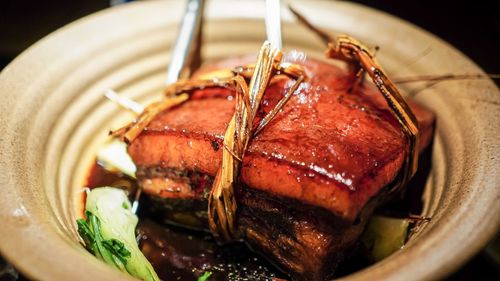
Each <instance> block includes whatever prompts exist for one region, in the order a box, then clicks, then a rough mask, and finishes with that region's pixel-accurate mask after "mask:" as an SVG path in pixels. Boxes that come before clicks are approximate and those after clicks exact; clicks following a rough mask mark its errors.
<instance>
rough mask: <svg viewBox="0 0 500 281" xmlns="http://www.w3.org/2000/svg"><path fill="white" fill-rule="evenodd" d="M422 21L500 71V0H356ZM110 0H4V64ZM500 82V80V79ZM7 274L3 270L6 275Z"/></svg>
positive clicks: (473, 274)
mask: <svg viewBox="0 0 500 281" xmlns="http://www.w3.org/2000/svg"><path fill="white" fill-rule="evenodd" d="M353 2H358V3H361V4H364V5H367V6H371V7H374V8H376V9H379V10H383V11H386V12H387V13H390V14H393V15H396V16H398V17H400V18H403V19H405V20H407V21H409V22H412V23H413V24H416V25H418V26H420V27H422V28H424V29H426V30H428V31H430V32H432V33H434V34H435V35H437V36H439V37H441V38H442V39H444V40H446V41H448V42H449V43H450V44H451V45H453V46H455V47H456V48H457V49H459V50H461V51H462V52H463V53H464V54H465V55H467V56H468V57H470V58H471V59H472V60H473V61H475V62H476V63H477V64H478V65H479V66H481V68H483V69H484V70H485V71H486V72H487V73H500V68H499V66H500V55H499V54H498V52H499V51H500V48H499V47H500V46H499V35H500V16H499V15H500V9H499V8H498V7H497V6H498V5H495V2H498V1H478V0H476V1H449V0H443V1H439V0H435V1H416V0H406V1H398V0H393V1H383V0H376V1H367V0H355V1H353ZM109 4H110V1H109V0H106V1H105V0H78V1H77V0H73V1H67V0H66V1H64V0H45V1H39V0H38V1H36V0H2V1H1V2H0V40H1V41H0V69H1V68H3V67H4V66H5V65H7V64H8V63H9V62H10V61H11V60H12V59H13V58H14V57H15V56H16V55H18V54H19V53H20V52H22V51H23V50H24V49H26V48H27V47H29V46H30V45H31V44H33V43H34V42H36V41H37V40H39V39H40V38H42V37H43V36H45V35H47V34H48V33H50V32H52V31H54V30H55V29H57V28H59V27H61V26H63V25H65V24H67V23H69V22H71V21H74V20H76V19H78V18H80V17H82V16H85V15H88V14H90V13H93V12H95V11H98V10H100V9H103V8H106V7H109ZM497 85H498V81H497ZM1 279H2V277H1V276H0V281H1ZM449 280H500V269H499V268H498V265H497V266H496V267H495V266H494V265H493V263H491V262H490V261H489V259H488V257H487V256H486V255H485V254H484V253H480V254H478V256H476V257H475V258H474V259H472V260H471V261H470V262H469V263H468V264H466V265H465V266H464V267H462V268H461V269H460V270H459V271H458V272H456V273H455V274H453V275H452V276H450V278H449Z"/></svg>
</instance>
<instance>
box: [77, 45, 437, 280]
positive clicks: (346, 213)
mask: <svg viewBox="0 0 500 281" xmlns="http://www.w3.org/2000/svg"><path fill="white" fill-rule="evenodd" d="M331 40H332V41H331V42H330V45H329V47H328V49H327V57H328V58H331V59H335V60H325V61H320V60H316V59H311V58H307V59H305V58H304V56H293V55H290V56H285V57H284V56H283V54H282V53H281V52H280V51H279V50H276V49H274V48H273V47H272V46H271V45H270V44H269V43H264V44H263V46H262V49H261V51H260V53H259V56H258V58H257V60H256V61H255V58H252V57H251V56H246V57H240V58H229V59H227V60H223V61H219V62H215V63H214V64H211V65H208V66H205V67H203V68H201V69H200V70H198V71H197V72H196V73H195V74H194V75H193V77H192V78H191V79H189V80H185V81H179V82H177V83H174V84H172V85H170V86H168V87H167V88H166V90H165V98H164V100H162V101H160V102H157V103H154V104H151V105H149V106H148V107H146V108H145V110H144V111H143V113H142V114H140V115H139V117H138V118H137V120H136V121H134V122H132V123H130V124H128V125H126V126H124V127H123V128H122V129H119V130H117V131H114V132H113V133H112V136H113V137H115V138H118V139H120V140H122V141H123V142H124V143H126V149H127V152H128V155H129V156H130V158H131V160H132V162H133V166H134V169H133V170H132V171H124V170H121V171H118V172H117V173H113V172H110V171H105V169H104V168H106V165H104V168H103V167H94V169H93V170H92V172H91V174H90V176H89V179H88V182H87V183H85V186H88V187H91V188H95V187H98V186H104V185H111V186H115V187H123V186H127V187H129V188H130V189H129V193H130V195H131V196H133V195H134V194H135V192H136V191H135V189H136V188H138V189H140V190H141V191H142V192H143V194H144V196H143V198H142V199H141V200H142V201H141V204H140V206H141V216H144V217H145V219H146V220H147V221H150V220H151V218H153V219H154V220H156V222H159V221H161V222H164V223H166V224H167V225H175V227H174V229H175V230H174V231H177V232H179V233H181V234H179V235H181V236H182V233H183V231H184V232H185V236H186V237H188V236H191V237H192V236H193V235H194V236H196V235H199V234H194V233H196V231H210V233H211V234H212V236H213V237H215V240H210V239H213V238H208V240H210V241H211V242H207V241H208V240H205V242H200V243H201V244H199V245H202V244H203V243H205V244H206V243H213V244H211V245H214V246H210V247H208V248H211V249H212V252H211V254H207V252H204V251H206V250H207V246H206V245H205V244H204V245H205V246H200V248H199V249H198V250H199V251H200V252H199V253H200V254H203V257H204V258H200V260H202V261H204V262H199V263H198V262H195V259H194V258H192V257H191V258H190V259H189V260H190V261H191V263H186V262H181V261H182V260H183V259H182V258H181V256H182V253H178V252H176V250H175V249H176V248H175V247H177V246H178V245H172V246H171V248H169V249H170V250H169V251H167V252H168V253H167V254H170V255H173V256H176V259H175V261H174V259H170V261H171V263H175V262H177V264H176V265H177V268H178V270H182V269H181V268H183V269H185V268H186V267H191V269H192V273H193V275H192V276H191V279H194V278H196V276H198V278H199V279H198V280H207V279H208V278H214V276H216V275H213V276H212V277H211V275H212V274H216V273H217V272H216V271H217V268H216V267H215V266H213V265H210V266H209V264H210V263H211V262H210V261H209V260H210V259H214V260H217V259H220V256H217V257H209V256H210V255H213V251H214V250H213V249H217V247H219V246H217V245H215V244H216V243H215V242H214V241H217V242H218V244H220V245H222V244H224V245H226V244H231V243H232V244H234V243H236V244H237V243H238V242H242V241H243V242H245V243H246V245H248V246H249V247H250V248H251V249H252V251H254V252H257V253H259V257H258V258H256V260H257V259H258V260H259V262H261V261H260V260H262V257H263V258H264V259H265V260H266V262H269V263H270V264H272V266H270V265H269V264H267V263H266V262H263V264H266V265H265V266H266V268H271V269H270V271H275V272H277V273H276V274H274V273H273V274H274V275H268V276H267V277H265V276H264V277H262V278H268V279H269V278H271V277H272V276H274V277H275V278H277V277H276V276H278V277H280V278H281V277H283V278H291V279H293V280H328V279H329V278H332V277H334V274H335V271H336V269H337V268H338V265H339V264H341V263H342V262H343V261H344V260H345V259H348V258H349V257H350V256H352V253H353V252H356V250H355V249H357V248H359V247H365V249H367V250H368V251H367V252H370V251H369V250H370V249H369V248H370V247H375V246H374V243H375V241H374V240H375V238H374V237H373V235H375V234H374V233H375V232H377V227H379V229H378V230H380V229H381V228H383V226H380V225H381V224H383V223H380V222H381V220H380V219H378V220H372V222H370V227H368V229H369V231H368V230H367V231H365V232H364V234H363V231H364V230H365V229H366V226H367V224H368V222H369V221H370V219H371V218H372V215H373V213H374V211H375V210H376V209H377V208H378V207H379V206H381V205H383V204H384V203H387V202H389V201H391V200H394V199H397V198H399V197H401V196H402V195H403V194H404V192H405V188H406V186H407V184H408V182H409V181H410V179H411V178H412V177H413V176H414V174H415V173H416V170H417V166H418V159H419V153H420V152H422V151H424V149H425V148H426V147H427V146H428V145H429V143H430V142H431V141H432V136H433V126H434V119H435V116H434V114H433V113H432V112H430V111H429V110H427V109H425V108H424V107H422V106H420V105H418V104H416V103H415V102H412V101H405V100H404V99H403V97H402V96H401V95H400V93H399V91H398V89H397V88H396V87H395V86H394V84H393V83H392V82H391V81H390V79H389V78H388V77H387V76H386V75H385V73H384V72H383V70H382V68H381V67H380V66H379V65H378V64H377V63H376V62H375V60H374V58H373V55H372V54H371V52H370V51H369V50H368V49H367V48H365V47H364V46H362V45H361V44H360V43H359V42H357V41H356V40H354V39H352V38H350V37H347V36H344V37H339V38H336V39H331ZM365 76H368V77H369V78H371V81H372V82H373V83H370V81H369V80H368V79H366V78H365ZM103 162H104V161H100V164H106V163H103ZM107 164H109V163H107ZM116 166H120V164H118V165H115V167H116ZM108 170H109V169H108ZM103 175H106V176H103ZM132 187H134V188H132ZM98 190H100V191H98ZM112 190H113V191H112ZM115 192H116V191H115V189H111V188H109V187H107V188H96V189H93V190H92V191H89V193H88V195H87V204H86V211H87V212H86V219H85V220H83V219H82V220H80V221H79V232H80V234H81V236H82V238H83V240H84V244H85V245H86V247H87V249H89V251H91V252H92V253H94V254H95V255H96V256H98V257H100V258H101V259H103V260H105V261H106V262H107V263H110V264H113V265H115V267H117V268H119V269H121V270H122V271H125V272H128V273H130V274H131V275H133V276H135V277H138V278H141V279H143V280H158V276H157V275H156V273H154V270H153V269H152V267H151V265H149V263H148V262H147V261H144V260H142V259H143V257H142V256H141V255H140V253H137V252H138V250H136V249H135V248H136V247H137V245H136V244H135V241H134V235H133V234H134V233H133V229H134V228H135V225H136V224H137V219H136V218H135V219H134V216H135V215H134V214H133V212H132V206H131V205H130V202H128V200H127V199H126V197H125V196H124V195H123V196H122V195H119V194H120V192H118V193H116V194H115V195H113V194H114V193H115ZM122 193H123V192H122ZM123 194H125V193H123ZM102 198H108V199H107V201H113V202H114V203H113V204H112V206H111V207H110V206H108V207H104V206H106V204H107V203H106V202H107V201H106V200H104V199H102ZM417 200H418V199H417ZM101 204H103V205H101ZM104 210H106V212H107V215H104V214H102V212H104ZM123 212H125V213H123ZM146 217H148V218H146ZM141 219H142V217H141ZM382 221H383V219H382ZM118 222H122V223H123V225H124V226H122V227H126V230H125V229H124V231H123V233H125V232H126V233H127V234H121V233H122V232H121V231H117V229H119V228H120V226H113V227H109V226H105V224H114V225H116V224H117V223H118ZM377 225H379V226H377ZM405 226H406V227H404V235H403V236H402V238H401V235H400V236H398V237H399V238H398V239H399V240H398V241H400V243H404V240H405V238H406V231H407V226H408V223H406V224H405ZM142 227H143V228H142V229H143V232H142V234H143V235H142V236H143V237H144V236H148V235H144V229H150V228H154V227H151V226H147V225H146V226H144V225H143V226H142ZM179 228H180V229H182V228H185V229H186V230H179ZM99 229H102V230H103V231H102V232H101V234H102V235H101V234H99V232H100V231H99ZM139 229H141V227H139ZM131 231H132V232H131ZM159 232H161V231H159ZM139 233H141V230H140V231H139ZM157 233H158V231H157ZM164 235H166V236H172V234H165V233H164ZM362 235H363V239H362V240H363V243H360V237H361V236H362ZM101 236H102V237H101ZM122 236H126V237H127V238H123V239H120V237H122ZM174 236H175V235H174ZM387 236H391V235H390V234H389V235H387ZM396 236H397V235H396ZM159 239H160V240H161V238H159ZM176 239H178V238H176ZM122 240H123V241H122ZM194 240H196V239H194ZM201 240H203V239H201ZM396 240H397V239H396ZM162 241H165V240H162ZM172 241H173V240H172ZM177 241H180V240H177ZM167 243H168V242H167ZM193 243H194V242H193ZM377 243H382V242H380V241H379V242H377ZM389 244H390V243H389ZM99 245H100V246H99ZM147 245H149V244H148V242H147V238H146V239H144V240H143V244H142V247H143V249H142V251H143V252H144V253H145V254H146V256H150V257H151V256H154V254H152V250H151V249H150V246H151V245H149V246H148V247H145V246H147ZM238 245H239V246H237V247H241V245H240V244H238ZM360 245H361V246H360ZM400 246H401V245H400V244H399V246H396V248H398V247H400ZM220 247H226V246H220ZM230 247H231V246H230ZM376 247H380V245H378V246H376ZM161 248H162V249H163V250H164V249H165V245H163V246H161ZM137 249H138V248H137ZM191 250H192V249H191ZM194 251H195V252H196V250H194ZM238 251H240V250H238ZM246 251H247V250H241V252H242V253H244V255H247V254H246ZM209 252H210V251H209ZM163 253H165V251H163ZM372 254H373V252H372ZM389 254H390V253H389ZM189 255H191V256H193V255H194V256H196V254H192V253H191V254H186V257H187V256H189ZM248 255H253V254H248ZM377 255H378V254H375V256H377ZM384 255H386V254H382V255H378V256H377V257H378V258H380V257H383V256H384ZM131 257H132V258H131ZM150 261H151V262H152V264H153V267H154V268H155V269H156V271H157V272H164V270H162V269H161V268H160V266H161V263H160V262H159V260H158V259H155V258H150ZM131 264H134V265H133V266H132V265H131ZM174 267H175V266H174ZM273 267H275V268H276V269H272V268H273ZM281 272H282V273H281ZM283 273H285V275H283ZM160 275H161V274H160ZM162 276H163V275H162ZM162 278H164V280H169V279H168V275H165V276H163V277H162ZM186 278H189V277H186ZM221 278H227V279H228V280H232V279H231V278H230V276H226V277H221ZM259 278H260V277H259ZM218 279H219V278H218ZM218 279H217V280H218ZM253 279H256V280H257V278H252V280H253ZM195 280H196V279H195ZM214 280H215V279H214ZM263 280H265V279H263Z"/></svg>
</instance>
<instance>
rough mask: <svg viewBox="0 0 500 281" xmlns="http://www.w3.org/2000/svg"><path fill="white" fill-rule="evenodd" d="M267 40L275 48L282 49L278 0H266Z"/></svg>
mask: <svg viewBox="0 0 500 281" xmlns="http://www.w3.org/2000/svg"><path fill="white" fill-rule="evenodd" d="M266 34H267V40H268V41H269V42H271V45H273V46H274V47H275V48H278V49H280V50H281V49H282V47H283V46H282V41H281V12H280V0H266Z"/></svg>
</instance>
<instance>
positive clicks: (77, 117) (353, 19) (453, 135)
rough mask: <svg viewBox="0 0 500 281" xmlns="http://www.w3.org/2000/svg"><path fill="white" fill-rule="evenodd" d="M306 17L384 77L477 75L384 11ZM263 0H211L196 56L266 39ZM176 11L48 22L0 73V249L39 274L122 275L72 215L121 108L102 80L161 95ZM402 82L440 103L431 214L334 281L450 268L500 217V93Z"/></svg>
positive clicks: (234, 51)
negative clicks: (370, 55) (351, 45)
mask: <svg viewBox="0 0 500 281" xmlns="http://www.w3.org/2000/svg"><path fill="white" fill-rule="evenodd" d="M292 3H293V5H294V6H295V7H296V8H297V9H299V10H300V11H302V13H303V14H304V15H306V16H307V17H309V18H310V19H311V20H312V22H313V23H315V24H317V25H318V26H320V27H322V28H324V29H325V30H327V31H329V32H332V33H346V34H350V35H352V36H354V37H355V38H358V39H359V40H361V41H362V42H364V43H365V44H366V45H368V46H375V45H377V46H380V48H381V49H380V51H379V52H378V54H377V58H378V59H379V61H380V63H381V64H382V65H383V66H384V67H385V69H386V71H387V72H388V73H389V75H390V76H392V77H396V76H397V77H403V76H407V77H408V76H416V75H422V74H430V75H439V74H448V73H456V74H464V73H465V74H467V73H483V72H482V70H481V69H480V68H479V67H478V66H476V65H475V64H474V63H473V62H472V61H470V60H469V59H468V58H467V57H465V56H464V55H463V54H461V53H460V52H459V51H457V50H456V49H454V48H453V47H452V46H450V45H448V44H446V43H445V42H443V41H442V40H440V39H438V38H436V37H435V36H433V35H431V34H429V33H427V32H425V31H423V30H421V29H419V28H417V27H415V26H413V25H411V24H409V23H406V22H404V21H402V20H400V19H397V18H395V17H392V16H390V15H387V14H384V13H381V12H379V11H376V10H372V9H369V8H366V7H362V6H359V5H356V4H352V3H345V2H340V1H328V2H315V1H307V2H306V1H304V2H292ZM263 5H264V4H263V1H237V2H236V1H234V2H233V1H211V2H209V3H208V5H207V7H206V15H207V16H206V25H205V30H204V31H205V34H204V45H203V57H204V59H205V61H213V60H216V59H219V58H224V57H227V56H232V55H240V54H248V53H255V52H256V50H258V48H259V46H260V45H261V43H262V41H263V40H264V39H265V28H264V25H263V15H264V14H263V11H264V9H263V8H264V7H263ZM183 11H184V3H182V2H178V1H169V2H158V1H147V2H142V1H141V2H138V3H133V4H127V5H123V6H119V7H117V8H111V9H108V10H104V11H102V12H99V13H96V14H94V15H91V16H88V17H85V18H83V19H81V20H78V21H76V22H74V23H72V24H70V25H68V26H65V27H63V28H61V29H60V30H57V31H56V32H54V33H52V34H51V35H49V36H47V37H45V38H44V39H42V40H40V41H39V42H38V43H36V44H35V45H33V46H32V47H30V48H29V49H28V50H26V51H25V52H24V53H22V54H21V55H20V56H19V57H18V58H16V59H15V60H14V61H13V62H12V63H11V64H10V65H8V66H7V67H6V68H5V69H4V70H3V71H2V73H1V75H0V97H1V104H0V108H1V112H2V119H1V122H0V132H1V134H2V135H1V137H0V153H1V157H0V169H1V171H2V174H1V176H0V186H1V189H2V195H1V196H0V219H1V222H2V227H0V237H1V238H0V252H1V254H2V255H3V256H5V257H6V258H7V259H8V260H9V261H10V262H12V263H13V264H14V265H15V266H16V267H17V268H18V269H19V270H20V271H21V272H22V273H23V274H25V275H26V276H27V277H29V278H32V279H36V280H119V279H120V280H128V279H130V278H129V277H126V276H124V275H122V274H121V273H119V272H117V271H115V270H113V269H112V268H110V267H108V266H106V265H105V264H103V263H101V262H100V261H98V260H97V259H95V258H94V257H93V256H92V255H90V254H89V253H87V252H86V251H85V250H84V249H83V248H82V247H81V245H80V244H79V241H78V237H77V234H76V225H75V219H76V218H77V217H78V216H79V211H78V210H79V208H80V207H81V204H82V202H81V186H82V184H83V177H84V174H85V172H86V169H87V168H88V167H89V165H90V163H91V161H92V160H93V155H94V153H95V150H96V148H97V147H98V146H99V144H101V143H102V142H103V141H104V140H105V139H106V137H107V131H108V130H109V129H112V128H117V127H119V126H120V125H122V124H123V122H125V121H127V120H130V119H131V118H132V116H131V115H130V114H129V113H126V112H123V111H122V110H121V109H119V108H118V107H116V105H114V104H112V103H110V102H108V101H107V100H106V99H105V98H104V97H103V92H104V90H105V89H107V88H113V89H115V90H116V91H118V92H119V93H120V94H122V95H125V96H127V97H130V98H133V99H135V100H138V101H139V102H147V100H150V99H152V98H155V97H159V96H160V95H161V92H162V88H163V86H164V84H163V81H164V77H165V70H166V66H167V63H168V61H169V59H170V57H169V56H170V52H169V50H170V49H171V46H172V42H173V40H174V39H175V37H176V34H177V30H178V23H179V21H180V17H181V14H182V13H183ZM283 14H284V21H285V23H284V27H283V30H284V42H285V50H292V49H298V50H301V51H304V52H306V53H307V54H308V55H310V56H316V57H319V56H321V54H322V51H323V49H324V48H325V46H324V45H323V44H322V43H321V41H320V40H319V39H318V38H316V37H315V36H314V35H313V34H311V33H310V32H308V31H307V30H306V29H305V28H304V27H302V26H300V25H298V24H297V23H295V22H294V19H293V17H292V16H291V15H290V14H289V13H287V12H285V11H284V12H283ZM422 85H423V84H422V83H420V84H419V83H417V84H404V85H401V89H402V90H403V91H404V92H406V93H413V94H414V96H415V99H416V100H418V101H419V102H420V103H422V104H424V105H425V106H427V107H428V108H430V109H432V110H434V111H435V112H436V114H437V127H436V135H435V140H434V143H433V146H434V147H433V155H432V170H431V173H430V176H429V177H428V179H427V182H426V184H425V192H424V195H423V196H424V202H425V203H424V207H423V215H424V216H431V217H432V220H431V221H430V222H429V223H428V224H426V225H425V227H423V228H422V229H421V230H420V231H418V233H416V235H414V236H412V238H411V239H410V241H409V242H408V243H407V244H406V245H405V247H404V248H403V249H402V250H400V251H398V252H396V253H395V254H393V255H391V256H390V257H388V258H386V259H384V260H383V261H381V262H378V263H376V264H374V265H372V266H370V267H368V268H366V269H363V270H361V271H359V272H356V273H354V274H351V275H349V276H346V277H344V278H343V279H345V280H351V281H354V280H429V279H439V278H442V277H443V276H445V275H446V274H449V273H450V272H452V271H453V270H455V269H457V268H458V267H459V266H460V265H462V264H463V263H464V262H465V261H467V259H469V258H470V257H472V256H473V255H474V254H475V253H477V252H478V251H479V250H480V249H481V248H482V247H483V246H484V245H485V243H486V242H487V241H488V239H490V238H491V237H492V235H494V233H495V232H496V231H497V229H498V226H499V224H500V221H499V214H500V204H499V198H500V188H499V182H500V173H498V167H500V165H499V164H500V139H499V138H498V135H499V134H500V122H498V120H500V110H499V109H500V94H499V91H498V88H497V87H496V86H495V85H494V84H493V83H492V82H491V81H489V80H460V81H446V82H442V83H438V84H435V85H434V86H432V87H427V88H423V87H422Z"/></svg>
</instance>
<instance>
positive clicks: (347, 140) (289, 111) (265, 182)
mask: <svg viewBox="0 0 500 281" xmlns="http://www.w3.org/2000/svg"><path fill="white" fill-rule="evenodd" d="M305 67H306V69H307V73H308V76H309V77H310V78H311V79H310V81H308V82H307V83H303V84H302V85H301V87H300V88H299V90H298V91H297V92H296V93H295V94H294V95H293V97H292V98H291V99H290V101H289V102H288V103H287V105H286V106H285V107H284V108H283V110H282V112H280V113H279V114H278V115H277V116H276V117H275V119H274V120H273V121H272V122H271V123H270V124H269V125H268V127H267V128H266V129H265V130H264V131H262V133H261V134H259V135H257V136H256V137H255V138H254V139H253V140H252V141H251V143H250V144H249V147H248V150H247V152H246V154H245V157H244V159H243V166H242V170H241V180H242V183H243V184H245V185H246V186H248V187H250V188H253V189H257V190H261V191H265V192H268V193H270V194H273V195H276V196H278V197H285V198H290V199H296V200H298V201H300V202H303V203H305V204H309V205H312V206H317V207H321V208H324V209H325V210H328V211H329V212H331V213H332V214H335V215H336V216H339V217H341V218H343V219H345V220H347V221H353V220H354V219H355V218H356V217H357V215H358V214H359V212H360V211H361V210H362V208H363V207H364V205H365V204H366V203H367V202H368V200H370V198H372V197H373V196H374V195H376V194H377V192H378V191H379V190H380V189H381V188H383V187H384V186H386V185H387V184H389V183H390V182H391V181H393V179H394V178H395V176H396V175H397V173H398V171H399V170H400V168H401V165H402V162H403V160H404V157H406V141H405V138H404V136H403V133H402V132H401V130H400V128H399V125H398V124H397V123H396V121H395V119H394V118H393V117H392V116H391V115H390V111H389V109H388V107H387V105H386V104H385V101H384V100H383V99H382V97H381V95H380V94H379V93H378V91H377V90H376V89H374V88H373V87H371V86H366V87H361V88H359V89H357V90H354V91H352V92H349V90H350V88H351V86H352V82H353V79H352V77H350V76H347V74H346V73H345V71H344V70H342V69H341V68H339V67H337V66H334V65H328V64H325V63H318V62H317V61H311V60H310V61H308V62H307V64H306V65H305ZM291 83H292V81H289V80H287V79H277V81H274V83H273V84H271V85H270V87H269V89H268V90H267V92H266V96H265V98H264V101H263V103H262V104H263V107H262V109H261V114H264V113H265V112H267V111H269V109H270V108H271V107H272V106H274V105H275V104H276V102H277V101H278V100H279V98H281V97H282V96H283V95H284V93H285V91H286V90H287V89H288V87H290V86H291ZM411 107H412V109H413V110H414V112H415V114H416V116H417V118H418V120H419V124H420V128H421V131H422V141H421V145H422V146H425V145H426V144H427V143H428V141H429V139H430V134H431V133H432V122H433V115H432V114H431V113H430V112H428V111H426V110H424V109H422V108H421V107H419V106H417V105H415V104H411ZM233 113H234V99H233V96H232V93H231V92H229V91H226V90H222V89H211V90H205V91H198V92H197V93H195V94H194V95H193V98H192V99H191V100H190V101H189V102H186V103H184V104H182V105H180V106H178V107H177V108H175V109H173V110H169V111H166V112H163V113H162V114H160V115H159V116H157V117H156V119H155V120H154V121H153V122H151V123H150V124H149V126H148V127H147V128H146V129H145V130H144V131H143V133H142V134H141V135H140V136H139V137H138V138H137V139H136V140H135V141H134V142H133V143H132V144H131V145H130V147H129V153H130V155H131V156H132V158H133V160H134V162H135V163H136V165H137V166H138V168H139V169H147V168H151V167H155V168H158V167H159V168H174V169H177V170H181V171H183V170H186V171H197V172H200V173H203V174H205V175H208V176H214V175H215V174H216V172H217V169H218V168H219V167H220V163H221V157H222V150H221V147H222V140H223V134H224V132H225V129H226V126H227V123H228V122H229V120H230V119H231V116H232V115H233ZM164 181H165V180H164V179H162V178H158V179H154V178H149V182H148V184H147V186H146V191H152V192H156V193H161V196H163V197H171V198H193V197H196V196H197V193H196V192H195V190H193V189H192V188H191V186H190V185H187V184H186V183H185V182H184V183H183V182H180V183H179V182H174V181H171V182H170V183H166V182H164ZM158 185H160V186H162V185H163V186H165V187H168V188H160V189H158ZM151 188H153V189H151Z"/></svg>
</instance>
